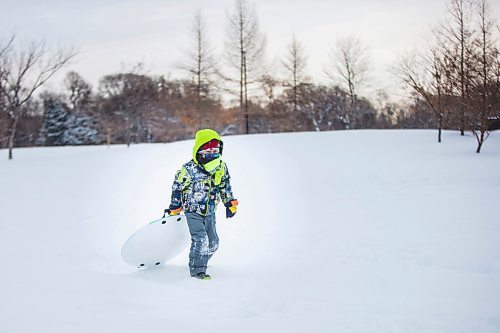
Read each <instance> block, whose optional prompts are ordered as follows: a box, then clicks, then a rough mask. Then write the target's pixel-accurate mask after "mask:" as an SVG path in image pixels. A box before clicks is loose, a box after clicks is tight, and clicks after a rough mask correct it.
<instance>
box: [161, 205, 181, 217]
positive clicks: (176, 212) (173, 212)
mask: <svg viewBox="0 0 500 333" xmlns="http://www.w3.org/2000/svg"><path fill="white" fill-rule="evenodd" d="M181 211H182V206H181V207H179V208H176V209H170V208H168V209H165V213H166V214H168V215H170V216H175V215H179V213H180V212H181ZM163 217H165V214H163Z"/></svg>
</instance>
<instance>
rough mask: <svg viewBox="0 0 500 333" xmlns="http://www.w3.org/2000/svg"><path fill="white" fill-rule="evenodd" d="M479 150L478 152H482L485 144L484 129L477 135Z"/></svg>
mask: <svg viewBox="0 0 500 333" xmlns="http://www.w3.org/2000/svg"><path fill="white" fill-rule="evenodd" d="M476 137H477V150H476V153H478V154H479V153H480V152H481V147H482V146H483V142H484V131H481V134H480V135H479V136H477V135H476Z"/></svg>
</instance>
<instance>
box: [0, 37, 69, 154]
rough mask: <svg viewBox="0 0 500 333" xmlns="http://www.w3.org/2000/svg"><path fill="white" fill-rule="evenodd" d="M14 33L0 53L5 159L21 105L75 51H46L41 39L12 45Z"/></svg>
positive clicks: (14, 131) (19, 117)
mask: <svg viewBox="0 0 500 333" xmlns="http://www.w3.org/2000/svg"><path fill="white" fill-rule="evenodd" d="M13 42H14V37H13V38H12V42H11V43H10V46H9V47H8V48H7V49H6V51H4V52H3V54H2V65H1V66H2V68H3V70H2V71H4V74H3V76H2V82H1V83H0V89H1V94H2V95H4V96H5V100H6V111H7V114H8V116H9V122H10V124H9V134H8V146H9V159H12V158H13V154H12V151H13V149H14V139H15V137H16V130H17V126H18V124H19V121H20V120H21V119H22V116H23V112H24V110H25V107H24V106H25V105H26V104H27V103H28V102H29V101H30V99H31V98H32V96H33V94H34V93H35V92H36V91H37V90H38V89H39V88H40V87H41V86H43V85H44V84H45V83H46V82H47V81H48V80H49V79H50V78H51V77H52V76H53V75H54V74H55V73H57V72H58V71H59V70H60V69H61V68H63V67H64V66H65V65H67V64H68V63H69V62H70V61H71V60H72V59H73V58H74V57H75V55H76V53H75V52H74V51H72V50H59V51H56V52H49V50H48V49H47V48H46V46H45V44H44V43H43V42H37V43H35V42H33V43H31V44H30V45H29V46H28V47H27V48H26V49H22V50H18V49H15V48H14V43H13Z"/></svg>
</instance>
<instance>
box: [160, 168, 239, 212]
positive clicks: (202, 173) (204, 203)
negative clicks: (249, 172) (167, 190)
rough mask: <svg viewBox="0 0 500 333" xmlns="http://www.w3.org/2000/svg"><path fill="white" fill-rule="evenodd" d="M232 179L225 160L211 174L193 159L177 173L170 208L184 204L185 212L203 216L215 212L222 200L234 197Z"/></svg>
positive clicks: (225, 201) (226, 200)
mask: <svg viewBox="0 0 500 333" xmlns="http://www.w3.org/2000/svg"><path fill="white" fill-rule="evenodd" d="M230 179H231V177H230V176H229V172H228V169H227V166H226V163H224V162H221V165H220V167H219V170H218V171H216V172H214V173H212V174H211V173H209V172H208V171H206V170H205V169H204V168H203V167H202V166H200V165H198V164H197V163H195V161H194V160H191V161H189V162H187V163H185V164H184V165H183V166H182V168H181V169H180V170H179V171H177V173H176V174H175V180H174V183H173V185H172V198H171V203H170V207H169V208H170V209H172V210H173V209H177V208H179V207H181V206H182V209H183V210H184V211H185V212H191V213H197V214H199V215H203V216H207V215H210V214H213V213H214V212H215V210H216V208H217V204H218V203H219V202H220V200H222V202H223V203H224V204H226V203H227V202H229V201H231V200H233V199H234V197H233V192H232V190H231V183H230Z"/></svg>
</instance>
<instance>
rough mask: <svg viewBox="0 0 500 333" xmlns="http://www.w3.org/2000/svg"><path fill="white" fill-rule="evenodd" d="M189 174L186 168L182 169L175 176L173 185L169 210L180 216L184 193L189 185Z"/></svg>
mask: <svg viewBox="0 0 500 333" xmlns="http://www.w3.org/2000/svg"><path fill="white" fill-rule="evenodd" d="M187 178H188V174H187V170H186V168H185V167H182V168H181V169H180V170H179V171H177V173H176V174H175V179H174V184H173V185H172V197H171V199H170V206H169V207H168V209H169V210H170V211H171V212H173V213H177V214H179V213H180V212H181V210H182V191H183V190H184V188H185V187H186V186H187V184H188V179H187Z"/></svg>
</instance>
